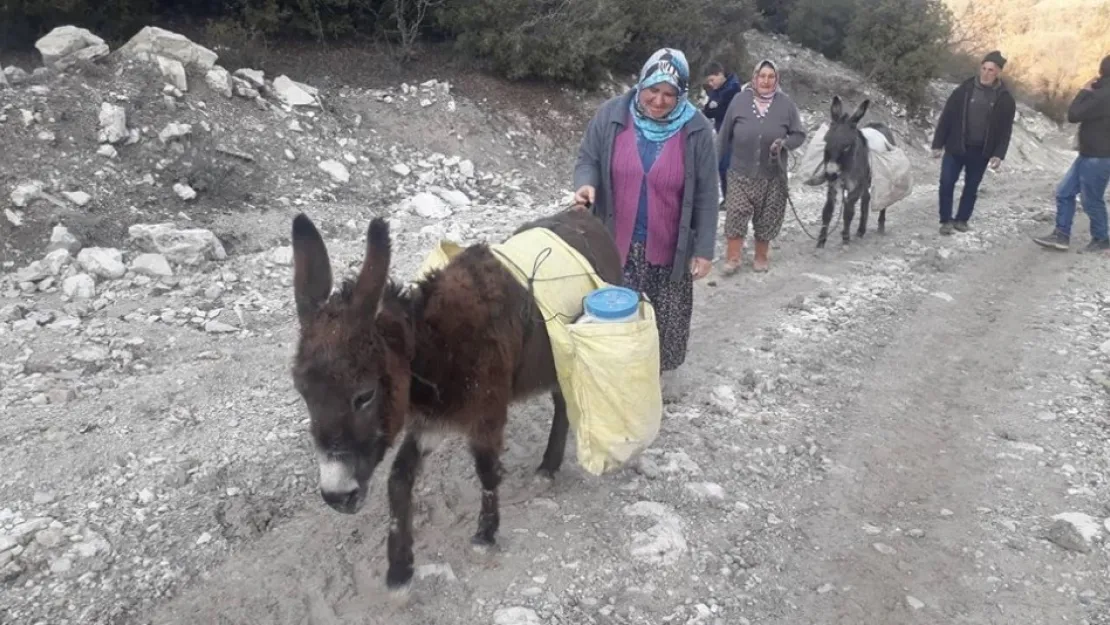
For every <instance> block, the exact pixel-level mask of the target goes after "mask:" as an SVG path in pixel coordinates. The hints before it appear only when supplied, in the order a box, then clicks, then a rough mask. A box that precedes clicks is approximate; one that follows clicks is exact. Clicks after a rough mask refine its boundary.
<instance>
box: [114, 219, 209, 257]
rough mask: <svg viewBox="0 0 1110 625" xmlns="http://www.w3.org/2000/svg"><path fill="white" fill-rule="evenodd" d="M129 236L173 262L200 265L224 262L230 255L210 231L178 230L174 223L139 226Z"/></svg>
mask: <svg viewBox="0 0 1110 625" xmlns="http://www.w3.org/2000/svg"><path fill="white" fill-rule="evenodd" d="M127 233H128V235H129V236H130V237H131V238H132V239H133V240H135V241H136V243H138V245H139V246H140V247H142V248H143V249H144V250H146V251H148V252H156V253H159V254H163V255H165V257H166V258H167V259H168V260H170V261H171V262H175V263H178V264H182V265H196V264H198V263H200V262H202V261H204V260H224V259H226V258H227V252H226V251H225V250H224V246H223V244H222V243H220V240H219V239H217V238H216V235H215V234H212V232H211V231H210V230H205V229H203V228H189V229H183V230H178V229H177V228H175V227H174V225H173V224H172V223H161V224H135V225H133V226H131V227H130V228H128V229H127Z"/></svg>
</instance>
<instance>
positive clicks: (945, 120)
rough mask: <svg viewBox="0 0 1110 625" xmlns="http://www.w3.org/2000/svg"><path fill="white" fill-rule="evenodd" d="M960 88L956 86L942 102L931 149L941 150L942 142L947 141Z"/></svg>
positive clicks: (942, 147)
mask: <svg viewBox="0 0 1110 625" xmlns="http://www.w3.org/2000/svg"><path fill="white" fill-rule="evenodd" d="M961 92H962V91H961V89H960V88H959V87H957V88H956V89H955V90H954V91H953V92H952V93H951V94H949V96H948V100H946V101H945V102H944V109H943V110H942V111H941V113H940V119H938V120H937V127H936V128H935V129H934V130H933V149H934V150H943V149H944V144H945V143H947V142H948V133H949V131H950V130H951V126H952V118H953V117H954V116H955V115H956V103H957V102H958V100H957V99H956V98H957V96H958V95H959V94H960V93H961Z"/></svg>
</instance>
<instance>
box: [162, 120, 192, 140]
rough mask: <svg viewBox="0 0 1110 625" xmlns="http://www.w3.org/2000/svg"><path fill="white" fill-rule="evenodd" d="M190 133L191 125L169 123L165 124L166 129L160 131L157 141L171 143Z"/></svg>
mask: <svg viewBox="0 0 1110 625" xmlns="http://www.w3.org/2000/svg"><path fill="white" fill-rule="evenodd" d="M192 132H193V125H192V124H181V123H178V122H170V123H168V124H166V127H165V128H163V129H162V132H160V133H158V139H159V140H160V141H161V142H162V143H167V142H169V141H173V140H174V139H180V138H181V137H184V136H187V135H189V134H192Z"/></svg>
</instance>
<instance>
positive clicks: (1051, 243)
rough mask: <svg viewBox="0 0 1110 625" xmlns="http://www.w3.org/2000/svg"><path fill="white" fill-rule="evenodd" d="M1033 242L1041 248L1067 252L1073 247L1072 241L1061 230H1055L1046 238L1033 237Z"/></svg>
mask: <svg viewBox="0 0 1110 625" xmlns="http://www.w3.org/2000/svg"><path fill="white" fill-rule="evenodd" d="M1033 242H1034V243H1036V244H1037V245H1039V246H1041V247H1047V248H1051V249H1054V250H1063V251H1065V252H1066V251H1067V250H1068V247H1069V246H1070V245H1071V240H1070V239H1069V238H1068V237H1067V236H1065V235H1064V234H1063V233H1062V232H1060V231H1059V230H1053V231H1052V234H1050V235H1048V236H1046V237H1033ZM1092 244H1093V242H1092Z"/></svg>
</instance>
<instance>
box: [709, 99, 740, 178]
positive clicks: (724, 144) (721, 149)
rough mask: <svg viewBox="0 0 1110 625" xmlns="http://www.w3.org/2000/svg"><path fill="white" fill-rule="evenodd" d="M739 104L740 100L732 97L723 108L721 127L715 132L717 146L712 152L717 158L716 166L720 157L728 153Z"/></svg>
mask: <svg viewBox="0 0 1110 625" xmlns="http://www.w3.org/2000/svg"><path fill="white" fill-rule="evenodd" d="M739 104H740V100H739V99H737V98H733V99H732V102H730V103H729V105H728V108H727V109H725V120H724V121H723V122H721V129H720V130H719V131H718V132H717V146H716V150H715V152H714V153H715V154H716V155H717V159H718V165H717V167H720V158H721V157H722V156H724V155H725V154H728V151H729V147H731V146H732V127H733V125H734V124H735V123H736V115H737V113H738V112H739V109H738V108H737V107H738V106H739Z"/></svg>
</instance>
